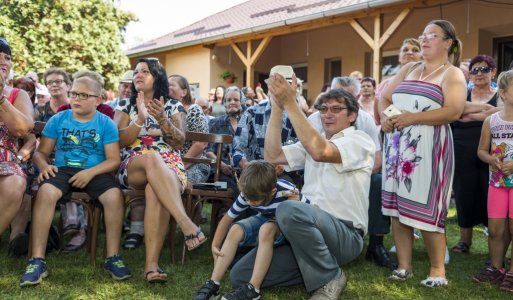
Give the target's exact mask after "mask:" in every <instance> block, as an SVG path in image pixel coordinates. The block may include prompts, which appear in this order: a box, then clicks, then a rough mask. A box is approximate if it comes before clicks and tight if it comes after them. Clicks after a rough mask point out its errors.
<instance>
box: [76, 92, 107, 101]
mask: <svg viewBox="0 0 513 300" xmlns="http://www.w3.org/2000/svg"><path fill="white" fill-rule="evenodd" d="M68 97H70V98H71V99H75V98H78V99H80V100H86V99H89V97H100V96H99V95H92V94H86V93H76V92H69V93H68Z"/></svg>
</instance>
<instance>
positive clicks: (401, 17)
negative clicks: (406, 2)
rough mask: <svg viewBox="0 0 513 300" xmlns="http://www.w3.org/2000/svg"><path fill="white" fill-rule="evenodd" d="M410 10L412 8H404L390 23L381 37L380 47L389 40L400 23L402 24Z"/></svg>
mask: <svg viewBox="0 0 513 300" xmlns="http://www.w3.org/2000/svg"><path fill="white" fill-rule="evenodd" d="M410 11H411V10H410V8H408V7H407V8H405V9H403V10H402V11H401V13H400V14H399V15H398V16H397V17H395V20H394V21H393V22H392V24H390V26H389V27H388V28H387V30H386V31H385V33H383V35H382V36H381V38H380V39H379V47H383V45H384V44H385V43H386V42H387V41H388V39H389V38H390V36H391V35H392V34H393V33H394V32H395V30H396V29H397V28H398V27H399V25H401V23H402V22H403V21H404V19H405V18H406V17H407V16H408V14H409V13H410Z"/></svg>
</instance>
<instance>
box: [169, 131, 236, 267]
mask: <svg viewBox="0 0 513 300" xmlns="http://www.w3.org/2000/svg"><path fill="white" fill-rule="evenodd" d="M185 140H186V141H194V142H207V143H215V144H216V152H215V154H216V159H210V158H189V157H182V160H183V162H184V163H193V164H197V163H203V164H209V165H211V167H212V169H213V171H214V180H213V181H214V182H218V181H219V176H220V175H221V158H222V155H221V154H222V149H223V144H231V143H232V140H233V137H232V136H231V135H227V134H213V133H199V132H192V131H187V132H186V133H185ZM182 200H183V203H184V207H185V211H186V212H187V215H188V216H189V217H190V218H191V219H192V218H193V217H194V216H195V215H196V213H197V210H198V208H199V207H200V206H199V205H200V204H201V203H205V202H211V203H212V212H211V216H210V236H209V238H210V242H211V243H212V239H213V238H214V233H215V232H216V229H217V224H218V223H219V218H218V215H219V210H220V209H221V208H222V207H223V206H228V207H229V206H231V205H232V203H233V190H232V189H226V190H215V189H214V190H213V189H211V188H209V187H201V186H194V187H193V185H192V184H188V185H187V187H186V189H185V191H184V193H183V194H182ZM175 229H176V224H174V220H172V222H171V231H170V236H169V242H170V250H171V257H173V258H174V238H175V237H174V235H175ZM185 253H186V245H185V243H183V247H182V264H183V263H184V261H185Z"/></svg>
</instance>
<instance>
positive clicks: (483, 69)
mask: <svg viewBox="0 0 513 300" xmlns="http://www.w3.org/2000/svg"><path fill="white" fill-rule="evenodd" d="M491 70H492V68H490V67H474V68H472V69H471V70H470V74H472V75H477V73H479V72H481V74H487V73H490V71H491Z"/></svg>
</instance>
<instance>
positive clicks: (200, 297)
mask: <svg viewBox="0 0 513 300" xmlns="http://www.w3.org/2000/svg"><path fill="white" fill-rule="evenodd" d="M219 287H220V286H219V285H217V284H216V283H215V282H214V281H213V280H209V281H207V282H205V284H204V285H203V286H202V287H201V288H200V289H199V291H198V292H197V293H196V296H194V298H193V300H208V299H210V298H212V296H217V295H218V294H219Z"/></svg>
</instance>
